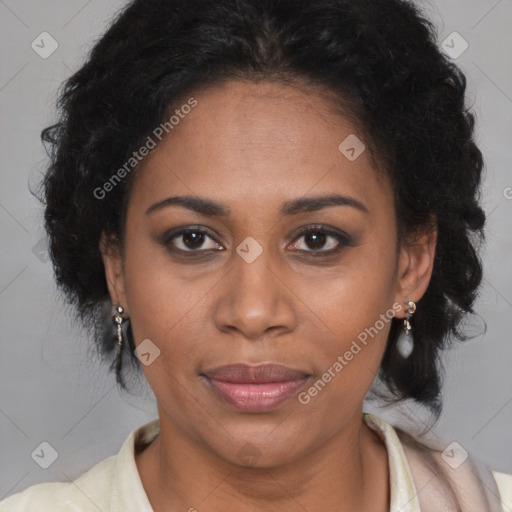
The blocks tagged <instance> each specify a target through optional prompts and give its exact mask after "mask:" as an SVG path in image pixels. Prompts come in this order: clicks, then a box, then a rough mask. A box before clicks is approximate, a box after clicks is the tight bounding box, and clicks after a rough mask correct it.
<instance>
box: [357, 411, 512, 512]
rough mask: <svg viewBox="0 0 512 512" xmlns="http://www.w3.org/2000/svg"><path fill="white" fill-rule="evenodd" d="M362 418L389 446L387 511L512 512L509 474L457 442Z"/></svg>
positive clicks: (510, 478) (511, 491)
mask: <svg viewBox="0 0 512 512" xmlns="http://www.w3.org/2000/svg"><path fill="white" fill-rule="evenodd" d="M363 418H364V421H365V422H366V424H367V425H368V426H370V427H372V428H374V429H375V430H376V431H377V432H379V433H380V435H381V437H382V439H383V440H384V442H385V445H386V448H387V450H388V457H389V463H390V466H389V467H390V474H391V494H392V497H393V495H395V501H396V503H395V505H396V507H395V508H394V509H393V507H392V510H408V511H409V510H411V511H414V512H418V511H421V512H439V511H441V510H443V511H444V510H446V511H448V510H459V511H462V512H512V475H508V474H505V473H500V472H497V471H491V470H490V469H489V468H488V467H487V466H486V465H485V464H483V463H482V462H480V461H479V460H478V459H476V458H475V457H472V456H470V455H469V453H468V452H467V451H466V450H465V449H464V448H463V447H462V446H461V445H460V444H459V443H457V442H452V443H442V442H440V441H439V440H436V439H434V438H431V437H429V438H426V437H424V436H422V437H421V438H417V437H415V436H413V435H411V434H409V433H408V432H407V431H406V430H403V429H401V428H398V427H396V426H393V425H391V424H390V423H388V422H386V421H385V420H383V419H382V418H379V417H377V416H374V415H372V414H368V413H366V414H364V416H363ZM420 439H421V440H420ZM404 503H405V505H404Z"/></svg>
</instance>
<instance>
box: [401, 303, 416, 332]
mask: <svg viewBox="0 0 512 512" xmlns="http://www.w3.org/2000/svg"><path fill="white" fill-rule="evenodd" d="M407 306H408V307H407V309H406V310H405V312H406V313H407V314H408V315H409V316H407V317H406V318H404V331H405V334H406V335H407V334H409V331H410V330H411V329H412V327H411V323H410V322H409V319H410V318H411V316H412V315H413V313H414V312H415V311H416V303H415V302H414V301H412V300H410V301H409V302H407Z"/></svg>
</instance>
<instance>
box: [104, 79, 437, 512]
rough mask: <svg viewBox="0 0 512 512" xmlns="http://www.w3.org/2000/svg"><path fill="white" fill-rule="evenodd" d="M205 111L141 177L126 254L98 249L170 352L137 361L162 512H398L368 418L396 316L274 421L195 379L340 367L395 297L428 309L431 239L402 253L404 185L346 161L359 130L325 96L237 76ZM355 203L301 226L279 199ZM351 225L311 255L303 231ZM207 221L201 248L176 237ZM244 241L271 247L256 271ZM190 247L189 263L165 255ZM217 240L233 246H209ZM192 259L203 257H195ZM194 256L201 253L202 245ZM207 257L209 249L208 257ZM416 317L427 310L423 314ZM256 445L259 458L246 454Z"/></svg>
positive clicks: (151, 490)
mask: <svg viewBox="0 0 512 512" xmlns="http://www.w3.org/2000/svg"><path fill="white" fill-rule="evenodd" d="M194 97H195V98H196V100H197V101H198V105H197V106H196V107H195V108H194V109H192V111H191V112H190V114H188V115H187V116H186V117H185V118H184V119H183V120H181V121H180V123H179V125H177V126H176V127H175V128H174V129H173V131H171V132H170V133H169V135H167V136H166V138H164V139H163V141H162V142H161V143H160V144H159V145H158V146H157V147H156V148H155V149H154V150H153V151H152V152H151V153H150V155H149V156H148V157H147V158H146V159H145V160H144V161H143V162H142V164H141V166H139V168H138V169H137V174H136V176H135V179H134V182H133V187H132V190H131V195H130V199H129V204H128V210H127V218H126V231H125V241H124V246H123V248H121V249H122V250H120V247H119V244H117V243H116V242H115V241H112V240H110V241H108V240H106V239H105V238H104V239H103V241H102V252H103V257H104V263H105V271H106V277H107V280H108V285H109V290H110V294H111V298H112V301H113V303H114V304H121V305H122V306H123V307H124V308H125V310H126V314H127V315H128V316H129V317H130V321H131V325H132V328H133V332H134V336H135V340H136V344H137V345H138V344H139V343H141V342H142V341H143V340H145V339H148V338H149V339H150V340H151V341H152V342H153V343H154V344H155V345H156V346H158V348H159V349H160V351H161V353H160V356H159V357H157V358H156V359H155V360H154V361H153V362H152V363H151V364H150V365H148V366H144V365H142V368H143V371H144V374H145V376H146V378H147V380H148V382H149V384H150V385H151V387H152V389H153V391H154V394H155V396H156V399H157V403H158V412H159V418H160V428H161V432H160V435H159V436H158V437H157V438H156V439H155V441H154V442H153V443H152V444H150V445H149V447H148V448H146V449H145V450H144V451H143V452H142V453H140V454H138V455H137V456H136V463H137V467H138V470H139V473H140V475H141V480H142V483H143V485H144V488H145V490H146V493H147V495H148V498H149V500H150V502H151V505H152V507H153V509H154V510H155V511H156V512H160V511H169V510H171V511H174V510H176V511H178V510H189V509H190V508H191V507H195V508H196V509H197V510H199V511H201V510H208V511H212V512H216V511H222V512H226V511H228V512H229V511H234V510H241V509H242V510H249V511H271V510H272V511H275V510H286V511H290V512H293V511H302V512H303V511H304V510H307V511H308V512H314V511H320V510H336V511H341V512H355V511H363V510H373V511H377V512H379V511H382V512H384V511H387V510H389V497H390V496H389V470H388V461H387V451H386V448H385V445H384V444H383V442H382V441H381V440H380V438H379V437H378V436H377V435H376V434H375V432H374V431H372V430H371V429H369V428H368V427H367V426H366V425H365V424H364V423H363V421H362V404H363V400H364V398H365V396H366V394H367V392H368V390H369V388H370V387H371V384H372V382H373V380H374V378H375V376H376V374H377V372H378V369H379V365H380V362H381V359H382V356H383V353H384V350H385V346H386V340H387V336H388V333H389V327H390V323H386V324H385V327H384V328H383V329H381V330H380V331H379V333H378V335H376V336H375V337H374V338H373V339H371V340H370V341H369V343H368V344H367V346H365V347H364V348H363V349H362V350H361V352H359V353H358V354H357V356H355V357H354V358H353V360H352V361H350V362H349V364H347V365H346V366H345V367H344V368H343V370H342V371H341V372H340V373H339V374H337V375H336V377H335V378H333V379H332V380H331V382H329V383H328V384H327V385H326V386H325V388H324V389H323V390H322V391H321V392H320V393H318V394H317V396H315V397H313V398H311V401H310V402H309V403H308V404H306V405H304V404H301V403H300V402H299V401H298V400H297V398H296V397H293V398H292V399H290V400H289V401H287V402H286V403H284V404H283V405H281V406H279V407H278V408H277V409H275V410H272V411H267V412H263V413H244V412H240V411H238V410H236V409H234V408H232V407H230V406H228V405H226V404H225V403H223V402H222V401H221V400H219V399H218V398H217V397H216V396H215V395H214V394H212V391H211V390H210V389H209V388H208V386H207V385H205V383H204V380H203V379H202V378H201V377H200V376H199V374H200V373H201V372H202V371H204V370H205V369H207V368H212V367H216V366H220V365H225V364H232V363H240V362H244V363H248V364H259V363H268V362H272V363H280V364H284V365H286V366H290V367H292V368H295V369H299V370H302V371H304V372H306V373H308V374H310V375H311V378H310V381H309V382H308V383H307V384H306V385H305V387H304V389H305V390H307V389H308V388H309V387H310V385H311V384H312V383H314V382H315V381H317V380H318V379H319V378H321V375H322V374H323V373H324V372H325V371H327V369H328V368H329V367H332V365H333V363H334V362H335V361H336V360H337V358H338V356H339V355H343V354H344V353H345V352H346V351H347V350H348V349H349V348H350V346H351V343H352V341H353V340H355V339H357V336H358V334H359V333H361V332H362V331H364V329H365V328H367V327H370V326H373V325H374V324H375V322H376V321H377V320H378V319H379V318H380V315H381V314H384V313H385V312H386V311H388V310H389V309H392V306H393V304H394V303H395V302H398V303H400V304H401V305H402V306H403V307H402V308H401V309H400V311H399V312H398V313H397V314H396V316H397V317H399V318H404V317H405V315H406V313H405V307H406V306H405V303H406V302H407V301H408V300H414V301H416V302H417V301H419V299H420V298H421V297H422V295H423V294H424V292H425V290H426V288H427V286H428V282H429V279H430V276H431V272H432V267H433V261H434V254H435V242H436V233H435V232H432V231H430V232H427V231H426V232H424V233H420V234H419V235H418V236H417V237H416V238H415V243H414V244H405V243H404V244H403V246H402V247H401V248H400V250H398V251H397V234H396V218H395V208H394V203H393V194H392V188H391V185H390V183H389V181H388V179H387V177H386V176H382V175H379V174H378V173H377V172H376V171H375V170H374V168H373V167H372V163H371V160H370V156H369V154H368V151H365V152H363V154H362V155H361V156H360V157H359V158H357V160H355V161H354V162H350V161H349V160H348V159H347V158H345V156H344V155H343V154H342V153H341V152H340V151H339V150H338V146H339V144H340V143H341V142H342V141H343V140H344V139H345V138H346V137H347V136H348V135H350V134H353V133H355V134H357V135H358V137H359V138H360V139H362V140H364V135H363V134H361V133H360V132H359V131H358V129H357V128H356V127H355V126H354V125H352V124H351V123H350V122H349V121H348V120H347V119H346V118H344V117H342V116H341V115H339V114H334V113H333V112H334V109H333V108H332V105H330V104H329V103H328V102H327V101H326V99H325V95H324V96H322V95H321V94H319V93H318V92H314V91H313V92H311V91H310V92H309V93H306V92H304V91H303V92H301V91H299V90H297V89H295V88H292V87H289V86H285V85H281V84H276V83H266V82H264V83H259V84H253V83H248V82H242V81H231V82H228V83H226V84H223V85H220V86H216V87H215V88H210V89H207V90H205V91H202V92H201V93H199V94H197V95H194ZM333 193H336V194H340V195H344V196H350V197H351V198H354V199H356V200H357V201H359V202H361V203H362V204H363V205H364V206H365V208H366V209H367V212H364V211H361V210H359V209H357V208H355V207H352V206H347V205H342V206H340V205H337V206H329V207H325V208H322V209H319V210H317V211H309V212H308V211H306V212H300V213H297V214H294V215H290V216H284V215H282V214H281V213H280V208H281V206H282V205H283V203H285V202H287V201H293V200H295V199H298V198H303V197H312V196H323V195H330V194H333ZM175 195H187V196H194V197H201V198H206V199H210V200H214V201H216V202H218V203H221V204H222V205H223V206H224V207H225V208H229V210H230V214H229V215H228V216H225V217H219V216H211V217H210V216H206V215H202V214H199V213H196V212H194V211H191V210H189V209H187V208H185V207H183V206H178V205H171V206H167V207H162V208H160V209H155V210H154V211H153V212H152V213H150V214H147V213H146V212H147V210H148V208H150V207H151V206H152V205H154V204H155V203H157V202H159V201H162V200H164V199H166V198H168V197H170V196H175ZM317 224H320V225H322V226H324V227H329V228H330V229H331V230H332V229H334V230H339V231H342V232H345V233H347V234H348V235H349V237H350V238H351V242H350V244H349V245H343V244H342V243H341V250H340V251H339V252H338V253H336V254H334V255H330V256H315V255H312V253H313V252H315V254H318V252H320V251H324V252H326V251H328V250H329V249H331V248H333V247H337V246H338V245H340V242H339V241H338V240H336V239H335V238H332V237H331V236H330V235H327V238H326V239H325V242H324V244H323V245H322V243H320V244H319V246H320V248H319V249H318V248H317V249H315V240H312V239H311V236H307V235H300V234H298V231H299V229H300V228H303V227H307V226H311V225H317ZM194 225H200V226H202V228H203V229H206V230H207V231H208V233H209V234H207V235H205V238H204V243H203V245H200V244H199V249H198V248H197V247H198V245H196V246H194V245H193V244H190V243H189V244H188V245H186V242H187V240H188V239H187V238H186V237H183V236H180V237H178V238H176V239H174V240H172V241H169V240H168V239H167V240H166V242H167V245H166V243H165V242H163V241H162V240H163V239H164V238H165V234H166V233H168V232H169V231H170V230H171V229H173V228H179V227H184V226H194ZM248 236H251V237H252V238H254V239H255V240H256V241H257V243H258V244H259V245H260V246H261V248H262V250H263V252H262V254H261V255H260V256H259V257H258V258H257V259H256V260H255V261H253V262H252V263H247V262H246V261H245V260H244V259H242V258H241V257H240V256H239V254H238V253H237V252H236V248H237V247H238V246H239V245H240V244H241V242H242V241H244V239H245V238H246V237H248ZM172 247H175V248H176V249H182V250H183V251H187V250H188V251H189V252H186V253H181V254H178V252H175V253H173V252H172V251H171V250H170V249H171V248H172ZM215 248H222V249H223V250H221V251H214V250H210V251H208V249H215ZM193 251H195V252H194V253H193V254H192V252H193ZM198 251H203V252H202V253H199V254H197V253H198ZM207 254H209V256H208V255H207ZM418 307H421V305H418ZM247 443H251V444H252V445H254V446H256V447H257V449H258V450H259V453H260V454H261V457H260V458H259V459H258V460H257V461H256V462H255V463H253V465H248V464H247V463H244V462H243V461H242V460H241V459H240V458H239V456H238V455H237V454H238V452H239V450H241V449H242V448H243V447H244V446H245V445H246V444H247Z"/></svg>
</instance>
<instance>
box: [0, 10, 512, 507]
mask: <svg viewBox="0 0 512 512" xmlns="http://www.w3.org/2000/svg"><path fill="white" fill-rule="evenodd" d="M124 4H125V2H123V1H119V0H117V1H114V0H108V1H105V0H101V1H100V0H89V1H85V0H68V1H66V2H64V1H57V0H50V1H45V2H36V1H35V0H0V34H1V36H0V37H1V53H2V66H1V70H0V108H1V112H2V115H1V119H2V126H1V137H0V145H1V151H0V159H1V174H0V233H1V238H0V243H1V250H0V270H1V272H0V319H1V324H0V325H1V342H0V351H1V352H0V443H1V446H0V477H1V478H0V500H1V499H2V498H4V497H5V496H7V495H10V494H12V493H14V492H19V491H21V490H23V489H25V488H27V487H28V486H29V485H32V484H35V483H38V482H43V481H55V480H61V481H68V480H70V479H73V478H76V477H77V476H79V475H80V474H81V473H82V472H83V471H85V470H86V469H88V468H89V467H91V466H92V465H93V464H95V463H96V462H99V461H100V460H103V459H104V458H105V457H107V456H110V455H113V454H115V453H116V452H117V451H118V450H119V448H120V446H121V444H122V442H123V441H124V440H125V438H126V436H127V435H128V434H129V432H130V431H131V430H133V429H134V428H136V427H137V426H139V425H141V424H143V423H145V422H146V421H149V420H151V419H153V418H154V417H156V416H157V412H156V406H155V403H154V398H153V397H152V393H151V390H150V389H148V387H144V386H142V387H141V388H140V389H138V390H136V392H134V393H132V394H131V395H130V394H126V393H124V394H120V393H119V392H118V390H117V387H116V385H115V380H114V378H113V375H112V374H108V375H107V371H106V366H101V365H100V364H99V363H98V362H97V361H94V360H92V361H91V359H90V356H89V353H90V349H89V347H90V344H91V342H90V340H88V339H87V336H86V335H85V334H84V333H83V332H81V330H80V328H79V326H78V325H74V322H73V320H72V316H71V315H70V314H69V312H68V311H66V306H65V304H64V303H63V301H62V299H61V298H60V296H59V294H58V292H57V291H56V289H55V286H54V284H53V278H52V270H51V267H50V263H49V262H48V261H47V255H46V254H45V251H44V241H43V242H41V238H42V235H43V232H42V228H41V215H42V210H41V207H40V205H39V203H38V201H37V200H36V199H35V198H33V197H32V196H31V194H30V193H29V191H28V184H31V185H32V186H34V185H36V184H37V183H38V182H39V180H40V173H41V170H42V169H43V167H44V162H45V153H44V151H43V149H42V146H41V144H40V142H39V133H40V131H41V129H42V128H43V127H45V126H47V125H49V124H51V123H52V121H53V120H54V102H55V98H56V92H57V88H58V86H59V84H60V83H61V82H62V80H64V79H65V78H66V77H68V76H69V74H70V73H71V72H72V71H74V70H76V69H77V68H78V67H79V66H80V63H81V62H83V60H84V58H85V54H86V51H87V50H88V49H90V47H91V45H92V43H93V42H94V40H95V39H96V38H97V37H99V35H100V34H101V33H102V31H103V30H104V28H105V26H106V24H107V23H108V20H109V19H110V17H111V16H112V14H113V13H114V12H116V10H117V9H119V8H120V7H122V6H123V5H124ZM422 5H424V7H425V11H426V13H427V15H428V17H429V18H431V19H432V20H433V21H434V23H435V24H436V25H437V26H438V27H439V35H440V37H439V44H440V45H441V44H442V41H444V40H445V38H447V37H448V36H449V35H450V34H451V33H452V32H453V31H457V32H458V33H459V34H461V35H462V37H463V38H464V39H465V40H466V41H467V42H468V43H469V48H468V49H467V51H466V52H465V53H463V54H462V55H461V56H460V57H458V58H457V59H456V62H457V64H459V65H460V66H461V67H462V69H463V71H464V72H465V73H466V75H467V77H468V82H469V83H468V104H469V105H472V107H473V111H474V112H475V113H476V115H477V124H478V128H477V142H478V143H479V145H480V147H481V149H482V151H483V152H484V155H485V158H486V178H485V187H484V197H483V200H484V205H485V210H486V212H487V213H488V215H489V218H488V227H487V238H488V242H487V246H486V248H485V251H484V255H483V256H484V261H485V271H486V277H485V283H484V286H483V287H482V291H481V297H480V299H479V301H478V304H477V311H478V313H479V314H480V315H481V317H482V318H483V319H485V321H486V323H487V326H488V330H487V333H486V334H485V335H481V334H478V333H481V332H482V322H481V321H480V322H473V323H472V326H471V329H472V330H473V332H474V333H476V334H477V336H476V338H475V339H474V340H473V341H470V342H466V343H465V344H464V345H461V346H459V347H458V348H456V349H454V350H452V351H451V352H449V353H447V354H446V358H445V366H446V369H447V377H446V382H445V399H444V403H445V408H444V413H443V415H442V417H441V419H440V421H439V423H438V424H437V425H436V428H435V432H436V433H437V435H438V436H439V437H440V438H441V439H443V440H445V444H448V443H449V442H451V441H454V440H456V441H457V442H459V443H460V444H461V445H462V446H463V447H464V448H465V449H466V450H467V451H469V452H470V453H471V454H472V455H473V456H475V457H477V458H479V459H480V460H481V461H483V462H484V463H486V464H488V465H489V466H491V468H493V469H496V470H500V471H505V472H509V473H512V371H511V368H512V365H511V362H512V342H511V338H510V329H511V327H512V267H511V265H510V254H511V251H512V230H511V229H510V227H511V221H512V188H508V187H512V173H511V171H510V169H511V163H512V162H511V160H512V158H511V141H512V123H511V118H512V72H511V65H510V52H511V50H512V45H511V42H512V39H511V35H510V34H511V32H510V26H511V25H512V0H499V1H496V0H471V1H470V0H439V1H434V0H431V1H430V2H429V3H425V2H422ZM44 31H46V32H48V33H50V34H51V35H52V37H53V38H54V39H55V40H56V41H57V42H58V45H59V46H58V49H57V50H56V51H55V52H54V53H53V54H52V55H51V56H50V57H48V58H47V59H43V58H41V57H40V56H39V55H38V54H37V53H36V52H35V51H34V50H33V49H32V48H31V43H32V41H33V40H35V39H36V38H37V37H38V36H39V34H41V33H42V32H44ZM457 44H459V43H457ZM45 47H46V48H48V46H47V45H46V44H45ZM507 196H508V198H507ZM41 248H43V249H41ZM367 410H368V411H370V412H374V413H377V414H379V415H380V416H382V417H384V418H386V419H396V418H399V417H401V416H400V415H402V414H408V415H409V416H410V417H412V418H415V417H422V411H421V410H419V409H418V408H417V407H411V406H409V405H405V406H403V407H400V408H399V409H386V410H384V409H381V410H378V409H376V408H375V406H373V405H369V406H368V408H367ZM43 441H46V442H48V443H50V445H51V446H52V447H53V448H54V449H55V450H56V451H57V453H58V458H57V459H56V460H55V462H54V463H53V464H52V465H51V466H50V467H48V469H42V468H40V467H39V465H37V464H36V462H35V461H34V460H33V459H32V457H31V454H32V452H33V451H34V450H35V449H36V448H37V447H38V446H39V445H40V443H41V442H43Z"/></svg>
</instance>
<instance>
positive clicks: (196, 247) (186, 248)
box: [165, 228, 223, 252]
mask: <svg viewBox="0 0 512 512" xmlns="http://www.w3.org/2000/svg"><path fill="white" fill-rule="evenodd" d="M165 245H167V246H168V247H169V248H170V249H171V250H176V251H178V252H179V251H181V252H202V251H205V252H206V251H209V250H221V249H223V247H222V246H221V245H220V244H219V243H217V242H216V241H215V240H214V239H213V238H212V237H211V236H210V235H209V234H208V233H207V232H206V231H204V230H202V229H194V228H188V229H181V230H180V231H179V232H177V233H174V234H172V235H171V236H169V237H167V239H166V241H165Z"/></svg>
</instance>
